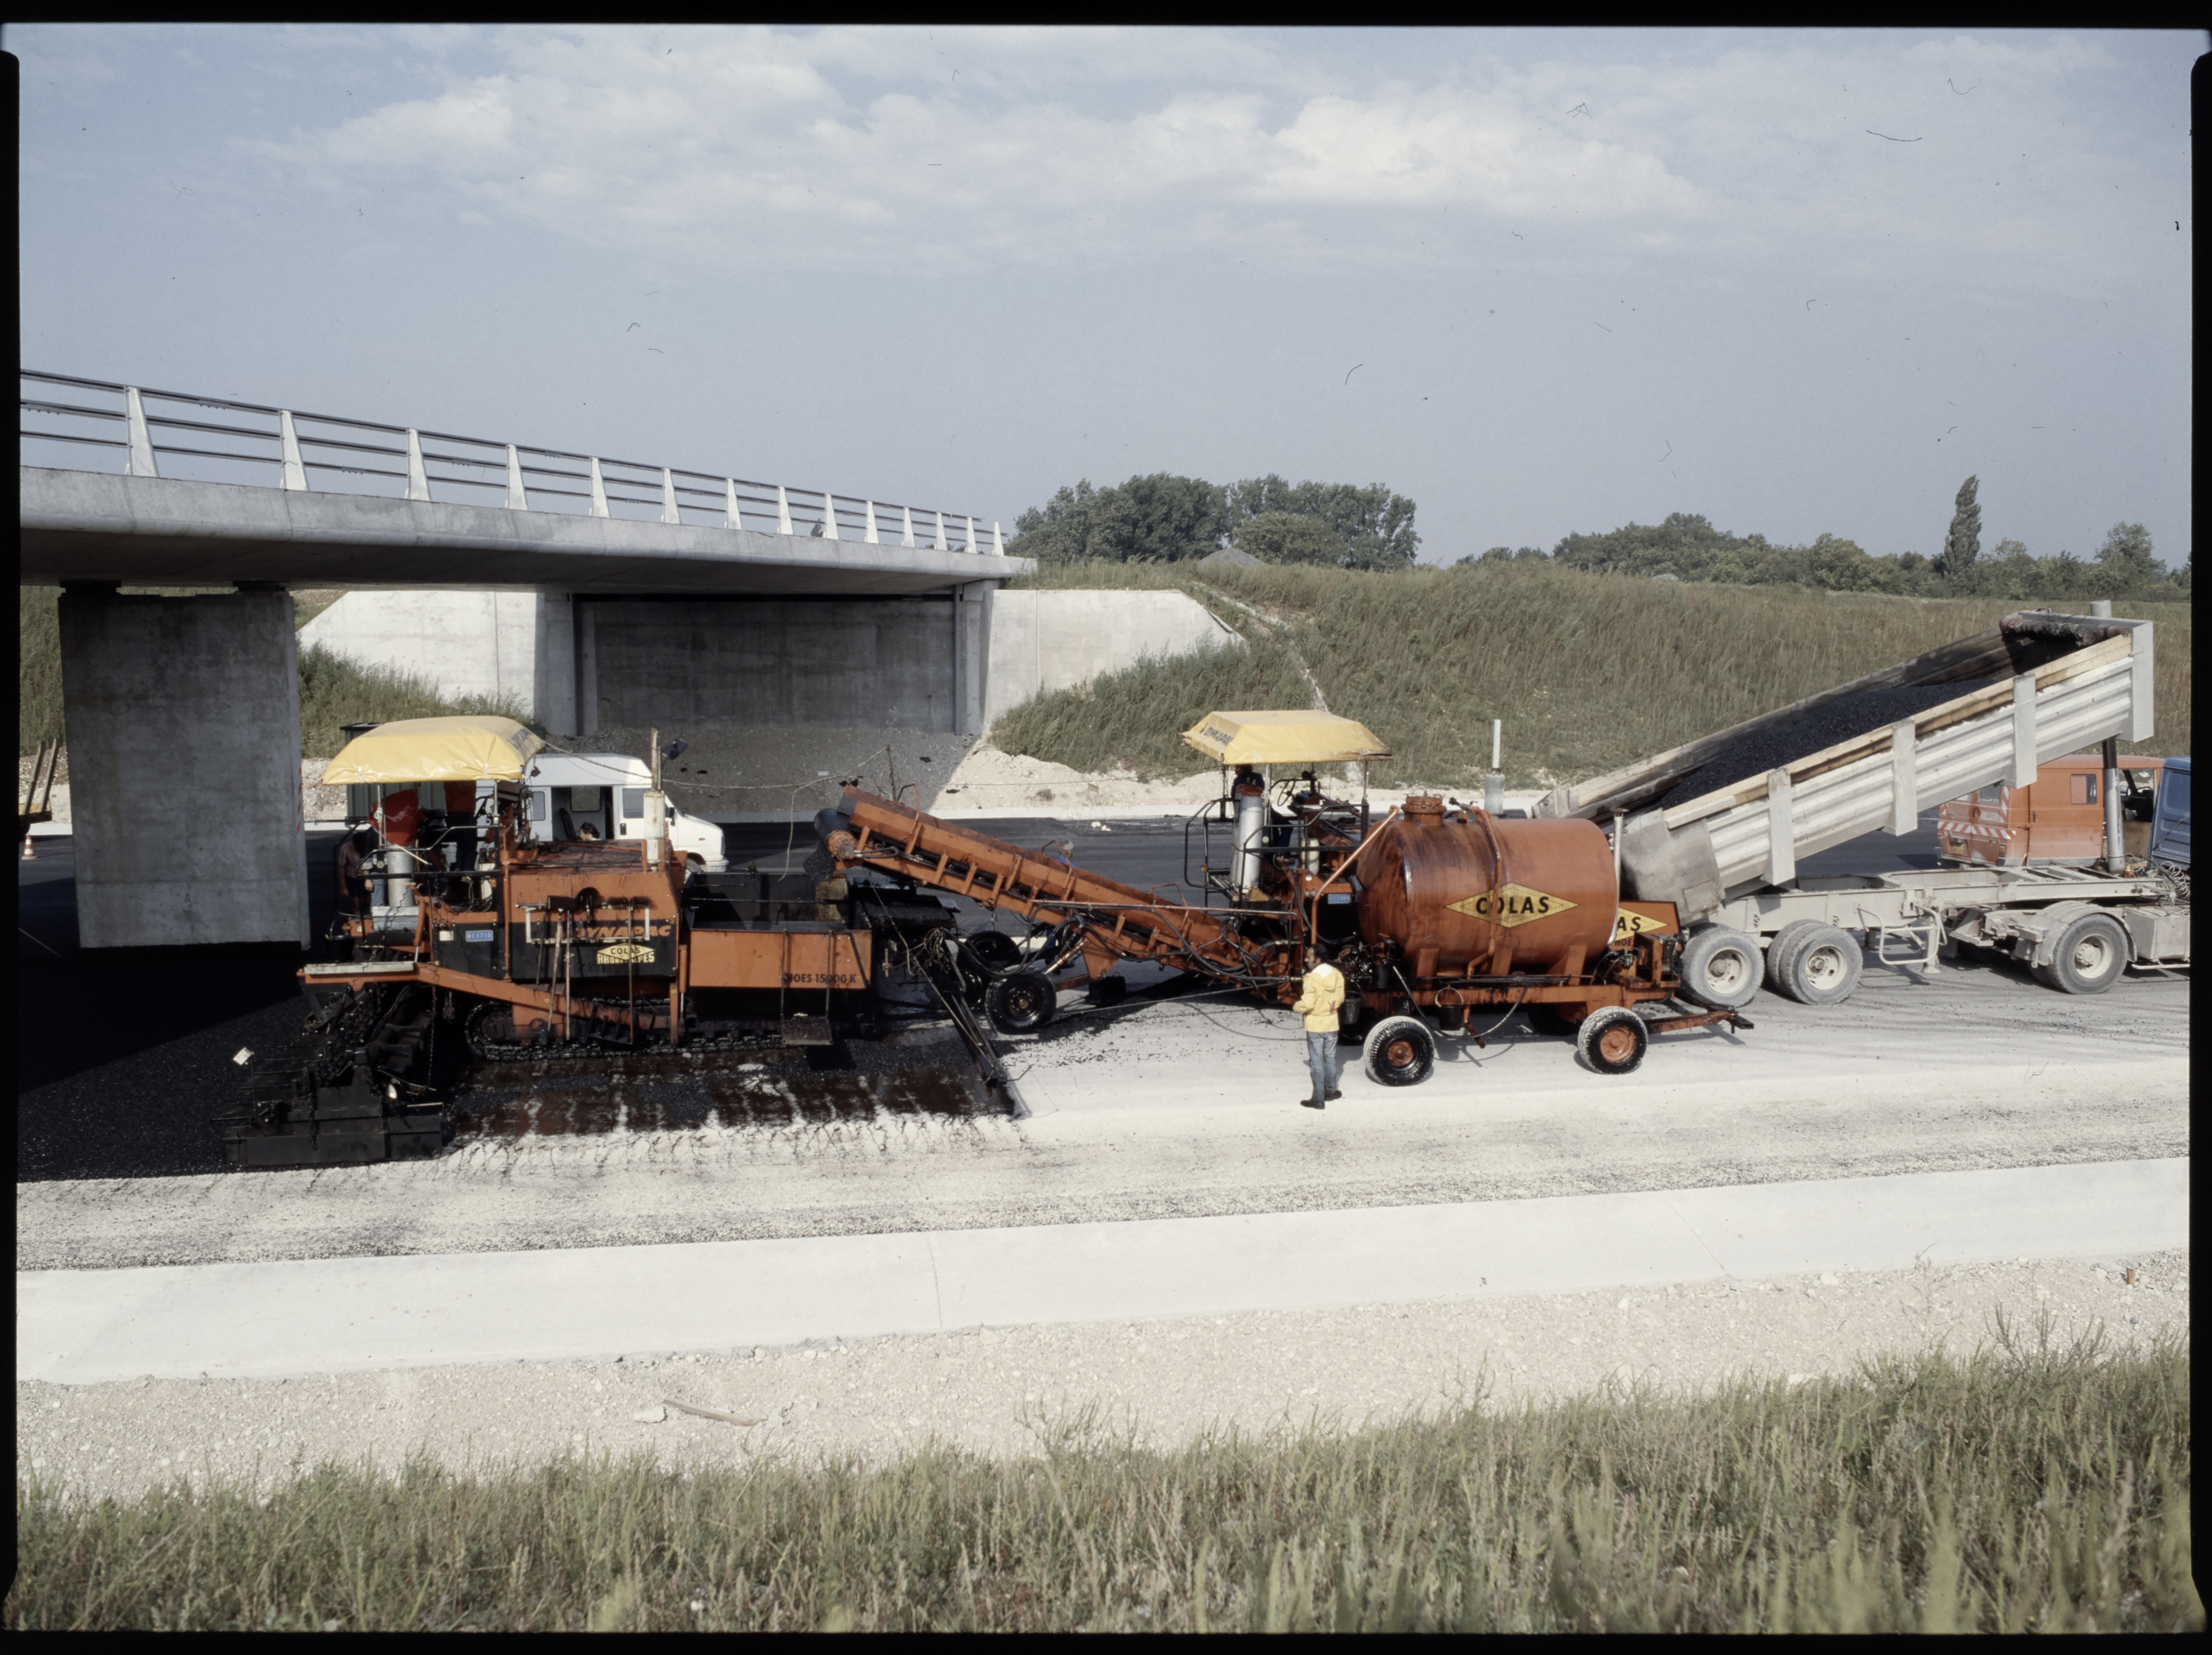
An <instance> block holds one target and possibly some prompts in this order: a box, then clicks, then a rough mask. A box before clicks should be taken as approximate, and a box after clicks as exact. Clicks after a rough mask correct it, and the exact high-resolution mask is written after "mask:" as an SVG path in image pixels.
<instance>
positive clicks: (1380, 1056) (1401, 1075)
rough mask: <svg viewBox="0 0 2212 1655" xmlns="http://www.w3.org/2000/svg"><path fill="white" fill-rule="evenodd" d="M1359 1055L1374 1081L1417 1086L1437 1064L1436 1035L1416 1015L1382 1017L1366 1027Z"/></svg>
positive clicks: (1380, 1084)
mask: <svg viewBox="0 0 2212 1655" xmlns="http://www.w3.org/2000/svg"><path fill="white" fill-rule="evenodd" d="M1362 1056H1363V1057H1364V1060H1365V1064H1366V1068H1367V1078H1368V1079H1369V1080H1372V1081H1374V1082H1375V1083H1376V1085H1378V1086H1419V1085H1420V1084H1421V1082H1422V1081H1424V1080H1427V1079H1428V1078H1429V1076H1430V1074H1431V1073H1433V1072H1434V1071H1435V1068H1436V1067H1437V1037H1436V1034H1435V1032H1434V1031H1432V1030H1431V1028H1430V1027H1429V1025H1427V1024H1425V1023H1424V1022H1422V1021H1421V1019H1419V1018H1418V1017H1386V1018H1384V1019H1383V1020H1382V1021H1381V1022H1380V1023H1377V1024H1376V1025H1375V1026H1374V1027H1373V1028H1371V1029H1370V1030H1369V1031H1367V1044H1366V1046H1365V1047H1364V1049H1363V1052H1362Z"/></svg>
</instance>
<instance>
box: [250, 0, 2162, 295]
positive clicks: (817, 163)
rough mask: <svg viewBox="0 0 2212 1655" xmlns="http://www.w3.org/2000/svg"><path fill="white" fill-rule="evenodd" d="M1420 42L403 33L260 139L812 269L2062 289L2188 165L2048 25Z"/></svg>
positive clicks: (585, 232) (709, 255)
mask: <svg viewBox="0 0 2212 1655" xmlns="http://www.w3.org/2000/svg"><path fill="white" fill-rule="evenodd" d="M1437 38H1439V39H1441V40H1443V41H1445V42H1446V43H1447V44H1456V43H1458V42H1461V41H1464V42H1465V44H1466V46H1468V48H1469V50H1468V52H1466V53H1464V54H1462V57H1461V58H1460V59H1459V60H1458V61H1453V60H1452V59H1451V58H1450V56H1449V54H1444V55H1443V57H1442V58H1441V60H1440V61H1437V62H1436V63H1435V64H1433V65H1431V66H1429V76H1428V78H1427V80H1426V81H1425V82H1422V83H1408V82H1406V81H1405V80H1403V79H1402V78H1401V79H1395V80H1392V81H1389V82H1383V81H1380V80H1378V79H1376V77H1374V76H1366V75H1364V74H1357V73H1354V72H1352V71H1350V70H1345V71H1336V70H1333V69H1332V68H1331V58H1330V55H1329V54H1328V52H1326V51H1323V50H1319V49H1317V48H1316V46H1315V45H1314V43H1312V42H1311V41H1310V40H1305V39H1304V38H1303V37H1295V36H1292V37H1274V36H1261V35H1255V34H1251V33H1213V32H1206V31H1149V32H1148V31H1121V30H1085V31H1063V30H1036V29H1029V30H972V29H970V30H959V31H942V30H939V31H932V30H926V29H880V28H834V29H825V30H821V31H817V32H813V33H788V32H777V31H773V30H767V29H757V28H748V29H742V30H721V29H715V30H705V29H688V28H653V27H643V28H625V29H608V30H596V29H595V30H562V31H557V32H550V33H549V32H545V31H518V30H508V31H501V32H498V33H494V34H491V35H489V36H486V37H483V39H482V40H463V39H461V38H460V37H459V36H457V35H452V34H448V33H445V32H436V33H435V38H431V37H430V36H428V35H422V34H421V33H420V32H413V31H410V34H409V39H408V41H407V44H409V45H410V46H415V47H416V48H417V49H423V50H430V51H432V52H434V54H435V55H436V56H438V57H439V58H441V62H442V64H443V69H442V70H441V71H439V72H441V73H442V74H443V75H445V76H447V84H446V85H445V87H444V88H443V89H442V90H441V91H440V92H439V93H438V94H435V95H434V96H428V97H424V98H421V99H416V100H409V101H404V102H398V103H392V104H387V105H386V106H383V107H381V108H379V109H376V110H374V111H372V112H370V113H367V114H365V115H362V116H360V117H357V118H356V119H350V120H347V121H343V122H340V123H337V124H336V125H331V126H329V127H325V128H323V129H321V130H319V131H305V132H299V133H295V135H293V137H291V138H290V139H289V141H285V142H271V141H268V140H261V141H259V142H258V145H257V147H259V148H261V149H264V152H265V153H267V154H270V155H273V156H276V158H278V159H279V160H281V161H283V162H284V163H285V164H286V165H287V166H288V167H292V168H295V169H296V170H297V171H298V172H299V173H301V175H303V176H305V177H307V178H308V179H313V180H315V181H318V182H319V183H321V184H322V185H324V186H326V187H333V188H335V187H339V186H349V187H358V186H359V185H360V184H361V183H362V181H363V180H364V179H368V178H370V177H374V178H378V179H390V180H397V179H403V178H404V179H406V180H407V181H408V182H409V183H410V186H414V187H416V188H417V189H422V188H423V187H424V186H428V190H429V192H430V193H431V195H432V196H433V198H435V197H436V196H437V195H438V194H439V193H440V192H442V193H443V194H444V195H445V196H447V197H449V198H451V199H452V201H453V204H454V206H455V207H456V208H458V207H459V206H460V205H463V204H465V205H467V206H469V207H470V208H471V209H473V210H477V211H480V212H483V213H485V214H488V215H489V216H492V217H493V218H494V219H495V220H497V219H500V218H509V219H513V218H520V219H523V220H526V221H531V222H537V223H539V224H542V225H545V226H549V227H551V228H556V229H558V230H559V231H561V232H562V233H563V234H572V235H576V236H579V237H582V238H586V239H588V240H596V241H599V242H602V243H606V244H627V245H636V244H638V243H640V242H641V241H642V242H646V243H649V244H652V245H653V246H655V247H656V248H657V249H659V250H660V251H663V252H667V253H677V254H679V255H689V256H691V257H696V258H698V259H704V260H708V261H716V260H720V259H726V258H728V257H730V256H732V253H734V252H736V251H737V250H739V249H742V251H743V253H744V256H745V257H746V258H747V259H754V260H767V261H770V262H781V263H784V264H787V265H799V266H815V267H821V266H838V265H848V266H863V267H864V266H870V265H881V264H882V263H883V262H884V261H886V260H896V261H901V262H902V263H905V264H907V265H911V266H914V267H917V268H922V269H957V268H962V267H973V266H975V265H979V264H981V263H984V262H987V261H990V262H996V261H1003V260H1006V259H1020V260H1024V261H1030V262H1036V263H1040V264H1045V265H1054V264H1061V263H1066V262H1068V261H1071V260H1075V259H1082V260H1086V261H1093V260H1097V259H1140V258H1146V257H1150V256H1154V255H1157V254H1159V253H1164V252H1170V251H1174V250H1177V249H1183V248H1188V247H1191V246H1219V247H1234V248H1236V249H1237V250H1239V251H1240V252H1245V251H1254V252H1264V253H1266V255H1267V257H1269V258H1272V259H1277V260H1291V261H1295V260H1297V259H1312V258H1316V257H1328V258H1330V259H1342V258H1346V257H1366V258H1374V259H1394V258H1403V257H1406V256H1407V253H1406V248H1407V246H1408V245H1409V243H1410V242H1411V241H1412V240H1413V239H1414V238H1412V237H1411V236H1410V235H1409V234H1408V233H1407V232H1408V231H1409V229H1410V228H1413V227H1419V228H1421V231H1422V234H1421V235H1420V236H1419V238H1418V239H1419V240H1421V241H1424V242H1426V243H1428V244H1429V245H1428V247H1427V250H1426V251H1425V253H1423V254H1422V255H1421V256H1423V257H1425V258H1427V259H1450V258H1452V257H1454V256H1455V248H1457V249H1462V250H1463V249H1464V248H1465V247H1466V246H1467V245H1468V243H1469V242H1470V240H1479V241H1480V242H1481V244H1482V245H1483V246H1491V245H1492V244H1493V243H1494V241H1495V240H1496V239H1498V238H1499V237H1502V235H1503V234H1504V231H1505V229H1507V228H1519V229H1523V230H1526V231H1528V233H1529V234H1531V235H1533V234H1535V232H1536V231H1537V229H1538V228H1539V227H1540V226H1541V230H1542V240H1543V246H1542V247H1541V249H1540V250H1535V251H1536V256H1539V257H1544V258H1570V259H1590V258H1619V259H1652V258H1667V257H1692V256H1696V255H1699V254H1704V255H1708V256H1712V255H1717V256H1719V257H1722V258H1725V259H1728V260H1729V261H1732V262H1739V263H1741V262H1744V261H1748V262H1749V263H1751V264H1753V265H1757V264H1759V263H1760V262H1762V261H1768V262H1774V261H1778V262H1783V263H1787V264H1792V265H1795V264H1802V263H1804V262H1806V261H1807V260H1808V259H1810V260H1811V261H1812V262H1813V263H1814V264H1815V265H1820V266H1821V267H1825V268H1831V269H1836V270H1838V271H1849V272H1852V273H1857V274H1862V275H1868V276H1877V277H1879V276H1894V277H1907V278H1916V277H1925V276H1929V275H1933V274H1937V273H1947V274H1948V278H1949V279H1953V280H1957V279H1960V278H1961V277H1964V278H1966V279H1970V280H1972V279H1980V280H1986V281H1988V282H1990V283H1991V284H1993V285H2004V284H2008V283H2029V284H2033V285H2057V286H2060V287H2065V286H2069V285H2074V284H2078V283H2082V282H2085V281H2093V280H2097V279H2101V278H2102V277H2104V276H2106V275H2108V274H2109V271H2106V265H2107V264H2108V263H2109V250H2110V247H2111V246H2112V235H2113V234H2116V233H2118V226H2117V225H2116V224H2114V223H2113V222H2111V221H2112V211H2113V204H2112V203H2111V202H2110V201H2108V200H2106V199H2105V198H2104V196H2109V195H2110V194H2111V193H2112V192H2110V191H2109V190H2107V191H2106V192H2104V196H2100V193H2099V192H2098V191H2097V190H2095V189H2094V188H2093V187H2091V186H2092V184H2093V175H2095V174H2098V173H2100V169H2102V170H2103V171H2111V170H2112V169H2114V168H2118V169H2120V170H2121V171H2123V172H2124V173H2126V174H2127V175H2128V177H2129V178H2130V179H2131V180H2134V181H2135V182H2136V183H2137V184H2138V185H2139V186H2140V187H2141V189H2142V190H2144V191H2148V190H2155V189H2171V188H2173V187H2176V186H2177V180H2178V186H2179V188H2181V189H2183V190H2185V188H2186V173H2185V164H2186V156H2185V150H2182V149H2176V151H2175V153H2174V154H2173V155H2170V156H2162V155H2150V156H2147V155H2141V154H2138V153H2134V152H2132V151H2131V150H2130V146H2129V143H2128V142H2127V141H2126V138H2125V136H2124V135H2122V134H2119V133H2116V132H2113V131H2106V130H2104V128H2103V126H2101V125H2100V122H2099V120H2098V119H2097V118H2096V117H2095V115H2094V114H2093V113H2092V111H2091V110H2090V109H2088V108H2087V107H2085V106H2084V100H2083V99H2082V98H2081V96H2080V95H2079V94H2080V88H2081V86H2082V84H2083V83H2084V82H2090V81H2093V80H2094V79H2095V78H2096V77H2097V76H2099V75H2100V74H2101V73H2103V72H2104V71H2106V70H2107V69H2108V68H2109V66H2110V64H2109V59H2108V58H2107V57H2106V54H2105V53H2104V52H2103V51H2102V50H2101V48H2100V47H2099V46H2096V45H2095V44H2094V43H2085V42H2082V41H2080V40H2074V39H2071V38H2069V37H2065V36H2057V37H2040V38H2038V39H2035V40H2019V39H2015V38H2006V39H2003V40H1996V41H1986V40H1972V39H1966V38H1960V39H1957V40H1948V41H1936V40H1919V41H1911V42H1902V43H1900V42H1893V41H1889V40H1886V39H1882V38H1876V37H1867V36H1857V35H1848V34H1847V35H1843V36H1839V37H1835V38H1833V39H1826V38H1822V39H1815V38H1812V37H1802V36H1784V37H1779V38H1774V37H1768V38H1763V39H1760V40H1752V41H1746V42H1741V43H1738V44H1733V45H1730V44H1726V43H1723V45H1722V46H1719V47H1717V48H1714V49H1710V50H1705V51H1702V52H1696V53H1686V54H1683V56H1682V58H1677V59H1674V60H1669V61H1660V62H1649V61H1644V62H1624V61H1607V60H1606V59H1605V58H1603V57H1602V56H1601V53H1603V52H1605V51H1606V50H1607V41H1608V38H1609V37H1607V36H1605V35H1601V34H1595V33H1594V34H1592V35H1591V36H1589V41H1590V46H1591V52H1590V55H1589V58H1588V59H1587V60H1583V61H1577V62H1573V63H1565V62H1557V61H1547V62H1538V63H1534V64H1524V65H1507V64H1499V63H1498V62H1496V61H1494V60H1492V59H1490V58H1482V57H1478V56H1476V55H1475V51H1474V49H1476V48H1480V47H1483V46H1487V45H1493V44H1496V43H1497V42H1498V38H1499V37H1494V36H1479V35H1468V36H1442V37H1437ZM465 48H466V49H465ZM464 58H467V59H471V60H474V61H475V62H476V63H477V65H478V66H480V67H482V68H484V69H487V70H491V71H492V72H483V73H476V74H472V75H465V74H462V73H459V72H458V70H459V64H460V62H461V60H462V59H464ZM487 59H489V61H487ZM1401 67H1402V66H1401ZM1960 88H1966V89H1964V90H1961V89H1960ZM2068 112H2071V113H2072V115H2073V116H2074V117H2075V119H2074V120H2073V121H2072V122H2071V123H2070V124H2069V125H2061V123H2065V122H2067V116H2068ZM1870 131H1871V133H1881V134H1885V135H1886V136H1880V137H1877V136H1871V135H1870ZM1895 140H1910V142H1896V141H1895ZM1453 215H1455V216H1453ZM1522 246H1523V248H1524V249H1526V248H1527V247H1528V236H1527V235H1524V237H1523V241H1522ZM1347 250H1350V251H1347Z"/></svg>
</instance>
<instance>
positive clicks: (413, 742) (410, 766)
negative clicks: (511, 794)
mask: <svg viewBox="0 0 2212 1655" xmlns="http://www.w3.org/2000/svg"><path fill="white" fill-rule="evenodd" d="M544 745H545V743H544V739H542V738H541V737H538V736H535V735H532V733H530V732H529V731H528V730H527V729H526V728H524V727H522V726H521V725H520V724H518V723H516V722H515V721H513V719H511V718H499V717H496V716H494V715H483V716H481V717H478V716H457V717H452V718H402V719H395V720H393V721H392V722H391V723H389V724H380V725H378V726H377V727H375V728H374V729H373V730H369V731H367V732H365V733H362V734H361V735H357V736H356V737H355V738H354V739H352V740H350V741H349V742H347V743H346V745H345V746H344V748H343V750H342V751H340V752H339V754H338V756H337V758H333V759H332V760H331V763H330V768H329V769H327V770H325V771H324V772H323V781H324V782H325V785H327V786H336V785H337V784H338V783H341V782H520V780H522V767H523V766H524V765H525V764H528V763H529V762H530V760H531V758H532V757H534V756H535V755H536V754H537V752H538V750H539V749H540V748H542V747H544Z"/></svg>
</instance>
